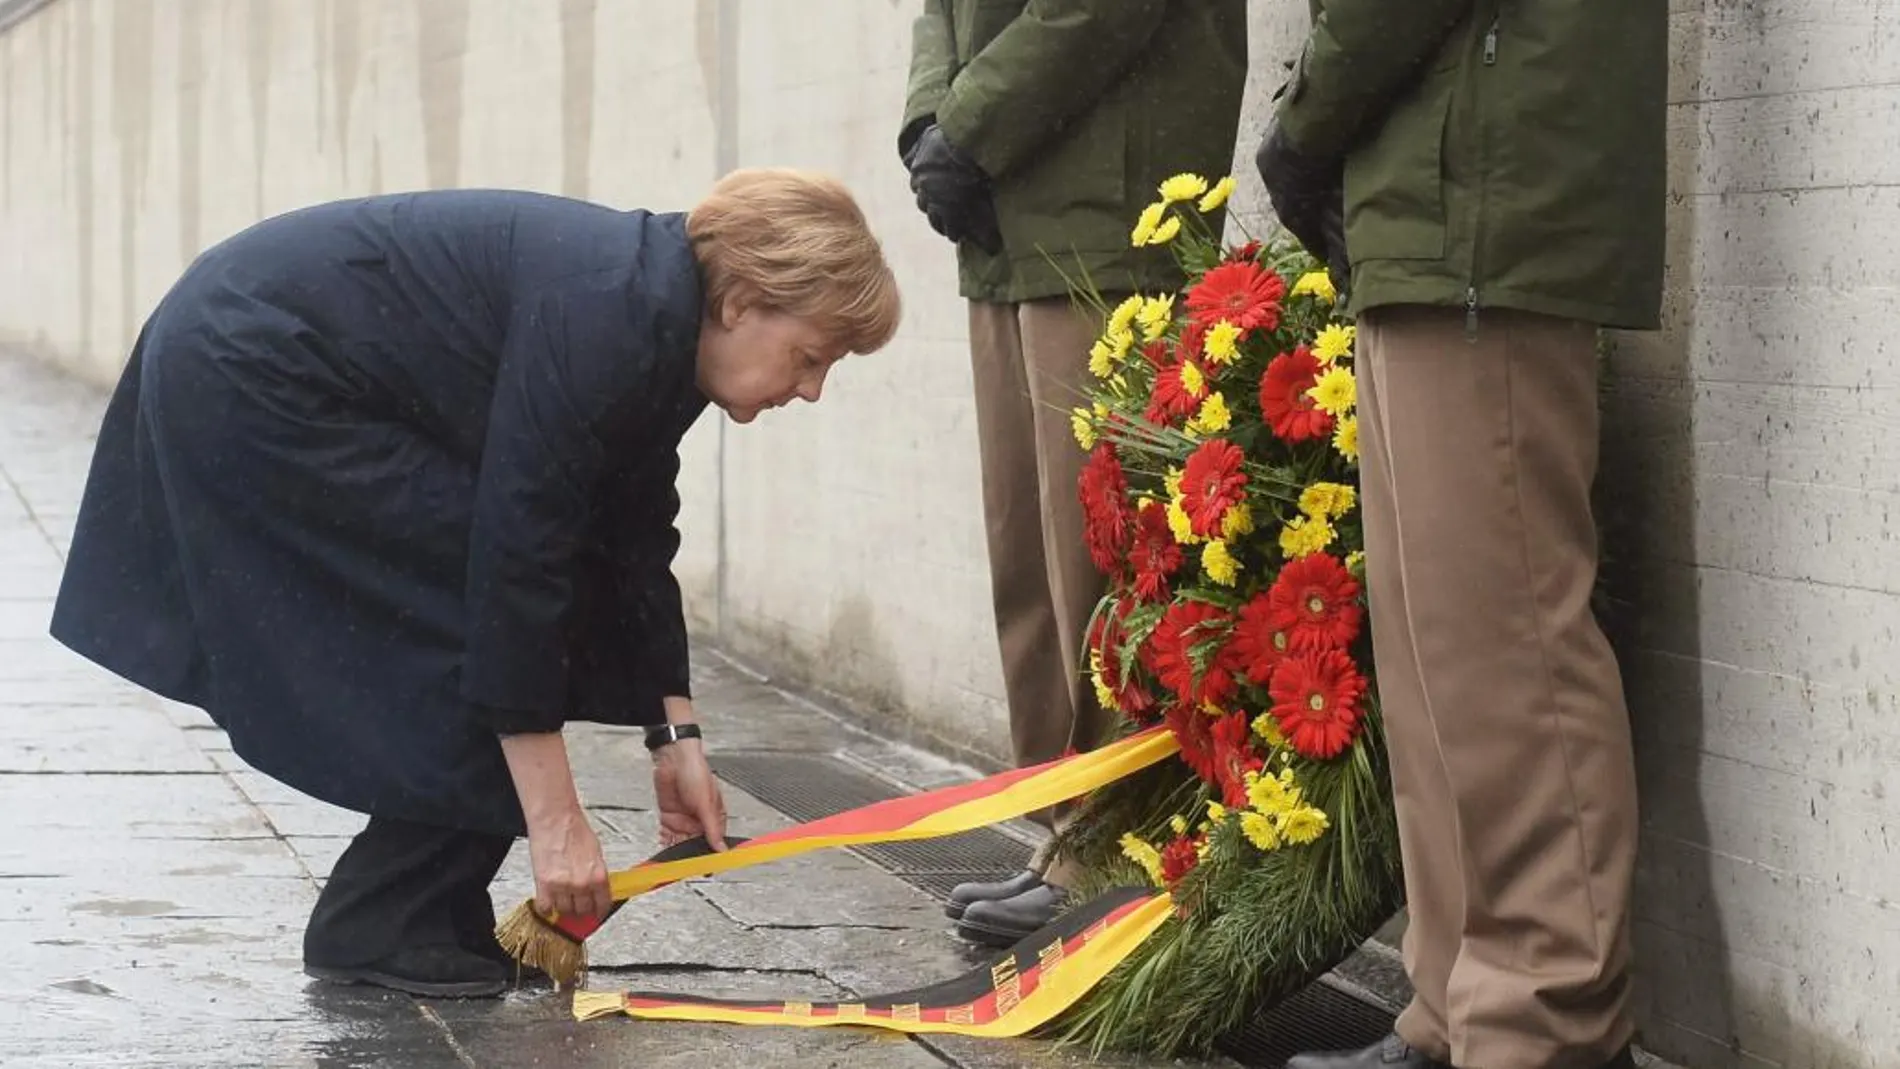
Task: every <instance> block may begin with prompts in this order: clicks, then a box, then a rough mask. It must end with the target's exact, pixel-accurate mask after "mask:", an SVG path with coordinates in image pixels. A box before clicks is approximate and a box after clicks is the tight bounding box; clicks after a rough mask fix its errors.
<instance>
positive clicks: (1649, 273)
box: [1257, 0, 1668, 1069]
mask: <svg viewBox="0 0 1900 1069" xmlns="http://www.w3.org/2000/svg"><path fill="white" fill-rule="evenodd" d="M1667 6H1668V5H1666V4H1661V3H1656V2H1654V0H1407V2H1406V3H1391V2H1389V0H1320V2H1317V3H1315V4H1314V21H1313V26H1312V30H1311V33H1310V36H1309V37H1308V39H1307V41H1306V46H1305V49H1304V51H1303V53H1302V55H1301V56H1300V58H1299V61H1298V62H1297V64H1296V65H1295V67H1294V71H1293V75H1292V78H1291V79H1290V80H1289V82H1288V83H1287V85H1286V86H1285V87H1284V88H1283V89H1282V90H1281V94H1280V97H1279V100H1278V104H1277V106H1276V110H1275V115H1274V118H1273V121H1272V122H1271V124H1270V125H1269V128H1268V131H1267V135H1266V137H1265V139H1264V142H1263V144H1262V145H1261V146H1260V149H1259V152H1258V155H1257V162H1258V166H1259V169H1260V172H1261V176H1262V178H1263V179H1264V180H1265V183H1266V186H1267V189H1268V192H1269V196H1270V198H1271V200H1272V201H1273V205H1274V209H1275V212H1276V213H1277V214H1278V215H1279V216H1280V218H1281V220H1282V222H1283V223H1285V225H1286V226H1287V228H1288V229H1289V230H1290V231H1292V232H1293V233H1294V234H1295V235H1296V236H1298V237H1299V238H1300V239H1301V241H1302V242H1303V243H1304V244H1306V245H1307V247H1308V249H1309V251H1312V252H1313V253H1315V255H1319V256H1323V257H1325V258H1327V259H1328V260H1329V262H1331V263H1333V264H1334V265H1335V266H1336V270H1349V271H1350V279H1349V289H1350V299H1349V305H1350V308H1351V310H1352V312H1353V313H1354V314H1355V316H1356V317H1357V318H1358V323H1359V328H1358V329H1359V334H1358V338H1359V353H1358V360H1357V367H1358V375H1359V383H1358V389H1359V406H1360V415H1361V419H1360V432H1361V441H1362V455H1361V477H1362V480H1363V508H1364V521H1365V525H1366V528H1365V529H1366V564H1367V567H1368V569H1369V572H1368V587H1369V593H1370V599H1371V610H1372V632H1373V642H1374V646H1375V649H1376V654H1377V669H1378V678H1379V687H1380V694H1381V698H1382V703H1383V711H1384V720H1385V729H1386V732H1387V738H1388V741H1389V743H1390V750H1391V760H1392V780H1393V787H1394V794H1395V796H1396V800H1397V806H1398V816H1399V829H1400V835H1401V841H1402V847H1403V852H1404V859H1405V877H1406V893H1407V899H1408V906H1409V910H1410V926H1409V929H1408V931H1407V933H1406V937H1405V962H1406V970H1407V972H1408V973H1409V974H1410V975H1411V979H1412V983H1413V986H1414V988H1415V989H1416V995H1415V997H1414V999H1413V1002H1412V1004H1411V1005H1410V1006H1409V1007H1408V1008H1407V1009H1406V1011H1405V1013H1404V1014H1403V1015H1402V1016H1401V1017H1400V1018H1399V1021H1398V1024H1397V1028H1396V1033H1397V1034H1396V1035H1394V1036H1393V1037H1391V1038H1390V1039H1389V1040H1388V1041H1387V1042H1386V1043H1385V1044H1383V1045H1381V1046H1379V1047H1375V1048H1372V1049H1369V1050H1364V1051H1358V1052H1353V1053H1340V1054H1312V1055H1305V1056H1302V1057H1300V1058H1296V1059H1294V1060H1293V1061H1292V1062H1291V1063H1289V1069H1373V1067H1378V1069H1428V1067H1431V1069H1437V1067H1444V1066H1459V1067H1464V1069H1480V1067H1482V1069H1596V1067H1598V1066H1604V1067H1629V1066H1631V1065H1632V1064H1633V1062H1632V1060H1631V1054H1630V1049H1629V1044H1630V1041H1631V1039H1632V1036H1633V1034H1634V1026H1633V1024H1632V1022H1631V1020H1630V1016H1629V1009H1628V996H1629V984H1630V972H1629V968H1630V964H1629V963H1630V897H1631V881H1632V878H1633V873H1634V867H1635V861H1636V847H1637V810H1636V776H1635V770H1634V762H1633V759H1632V756H1631V745H1630V728H1629V720H1628V713H1627V710H1626V708H1625V704H1624V697H1623V692H1622V689H1621V683H1620V679H1619V674H1618V671H1617V664H1616V660H1615V657H1614V655H1613V654H1612V652H1611V650H1610V647H1609V645H1608V643H1607V642H1606V641H1605V640H1604V636H1603V634H1602V632H1601V631H1600V630H1599V628H1598V625H1597V623H1596V621H1595V619H1594V618H1593V617H1592V615H1591V608H1590V595H1591V590H1592V587H1593V585H1594V581H1595V575H1596V565H1597V544H1596V528H1595V524H1594V521H1593V518H1592V515H1591V507H1590V488H1591V482H1592V480H1593V478H1594V476H1595V472H1596V462H1597V434H1598V410H1597V378H1596V372H1597V353H1596V339H1597V331H1598V328H1599V327H1614V328H1625V329H1637V330H1648V329H1654V328H1656V327H1657V326H1658V325H1659V319H1660V305H1661V290H1662V274H1663V238H1664V230H1663V228H1664V182H1665V176H1664V114H1665V84H1666V80H1667V66H1668V56H1667V40H1668V36H1667V23H1666V20H1667V17H1668V13H1667V10H1666V9H1667ZM1342 221H1343V224H1344V226H1343V248H1341V247H1340V241H1341V227H1340V225H1339V224H1340V223H1341V222H1342Z"/></svg>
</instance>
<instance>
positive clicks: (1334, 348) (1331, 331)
mask: <svg viewBox="0 0 1900 1069" xmlns="http://www.w3.org/2000/svg"><path fill="white" fill-rule="evenodd" d="M1355 336H1356V335H1355V333H1354V331H1353V328H1351V327H1345V326H1341V325H1339V324H1338V323H1328V324H1326V325H1325V326H1324V327H1321V328H1320V331H1319V333H1318V334H1316V335H1314V336H1313V355H1314V356H1316V357H1318V358H1319V362H1320V363H1322V364H1331V363H1332V362H1333V361H1335V360H1337V359H1339V358H1340V357H1342V356H1351V355H1352V343H1353V338H1354V337H1355Z"/></svg>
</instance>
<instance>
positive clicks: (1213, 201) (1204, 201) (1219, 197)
mask: <svg viewBox="0 0 1900 1069" xmlns="http://www.w3.org/2000/svg"><path fill="white" fill-rule="evenodd" d="M1233 195H1234V179H1233V176H1232V175H1229V176H1228V177H1226V178H1223V179H1221V180H1220V181H1218V182H1216V183H1214V188H1213V189H1210V190H1208V191H1207V196H1205V197H1202V198H1201V203H1199V204H1197V205H1195V207H1197V208H1199V209H1200V210H1201V211H1203V212H1212V211H1218V210H1219V209H1220V207H1221V205H1223V204H1226V203H1227V198H1228V197H1231V196H1233Z"/></svg>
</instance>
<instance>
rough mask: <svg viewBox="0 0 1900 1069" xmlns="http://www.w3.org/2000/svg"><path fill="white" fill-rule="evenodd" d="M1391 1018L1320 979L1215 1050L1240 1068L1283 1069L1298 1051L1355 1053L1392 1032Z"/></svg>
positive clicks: (1224, 1040) (1236, 1033)
mask: <svg viewBox="0 0 1900 1069" xmlns="http://www.w3.org/2000/svg"><path fill="white" fill-rule="evenodd" d="M1393 1020H1394V1017H1393V1015H1392V1014H1391V1013H1389V1012H1387V1011H1386V1009H1385V1008H1384V1007H1382V1006H1375V1005H1373V1004H1372V1003H1369V1002H1367V1001H1366V1000H1364V999H1362V998H1359V997H1358V996H1356V995H1353V994H1352V993H1350V992H1347V991H1344V990H1341V989H1340V988H1338V987H1335V986H1334V985H1333V984H1331V983H1329V982H1328V981H1326V980H1325V979H1321V980H1318V981H1315V982H1314V983H1311V984H1308V985H1307V986H1306V987H1305V988H1304V989H1302V990H1301V991H1300V992H1299V993H1298V994H1295V995H1294V996H1293V997H1291V998H1288V999H1286V1000H1285V1001H1283V1002H1281V1003H1279V1004H1278V1005H1276V1006H1274V1007H1273V1008H1271V1009H1269V1010H1266V1011H1264V1012H1262V1013H1261V1014H1260V1015H1259V1016H1258V1017H1255V1018H1254V1019H1253V1020H1251V1021H1249V1022H1247V1023H1246V1024H1244V1025H1242V1026H1240V1027H1239V1028H1238V1029H1235V1030H1234V1032H1233V1034H1231V1035H1229V1036H1227V1037H1226V1038H1225V1039H1222V1040H1221V1041H1220V1043H1219V1044H1217V1045H1218V1047H1219V1048H1220V1052H1221V1053H1222V1054H1225V1055H1227V1056H1228V1057H1229V1058H1232V1059H1233V1060H1235V1061H1237V1062H1239V1063H1240V1064H1242V1065H1246V1066H1257V1067H1260V1069H1283V1067H1284V1066H1285V1065H1286V1060H1287V1059H1288V1058H1291V1057H1293V1056H1294V1055H1295V1054H1299V1053H1301V1052H1303V1051H1331V1050H1358V1049H1360V1048H1361V1047H1370V1046H1372V1045H1373V1044H1375V1043H1378V1042H1379V1041H1380V1040H1383V1039H1384V1038H1385V1037H1386V1036H1387V1035H1389V1034H1391V1032H1392V1022H1393Z"/></svg>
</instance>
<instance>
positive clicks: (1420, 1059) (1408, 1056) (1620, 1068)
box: [1286, 1036, 1636, 1069]
mask: <svg viewBox="0 0 1900 1069" xmlns="http://www.w3.org/2000/svg"><path fill="white" fill-rule="evenodd" d="M1286 1069H1453V1067H1452V1066H1450V1065H1447V1064H1446V1063H1444V1062H1441V1061H1438V1060H1437V1059H1435V1058H1428V1057H1426V1056H1425V1055H1424V1054H1421V1053H1420V1052H1418V1051H1416V1050H1414V1049H1412V1047H1411V1046H1409V1045H1408V1044H1407V1043H1406V1042H1405V1040H1403V1039H1400V1038H1399V1037H1398V1036H1387V1037H1385V1040H1384V1041H1383V1042H1380V1043H1376V1044H1374V1045H1372V1046H1370V1047H1367V1048H1366V1049H1364V1050H1355V1051H1339V1052H1335V1053H1331V1054H1301V1055H1299V1056H1297V1057H1295V1058H1293V1059H1292V1060H1291V1061H1289V1062H1287V1063H1286ZM1601 1069H1636V1058H1635V1055H1634V1054H1632V1053H1631V1052H1630V1049H1629V1048H1628V1047H1624V1048H1623V1049H1622V1050H1621V1051H1619V1052H1618V1053H1617V1055H1616V1057H1614V1058H1611V1059H1610V1060H1609V1061H1607V1062H1604V1063H1603V1065H1602V1067H1601Z"/></svg>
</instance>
